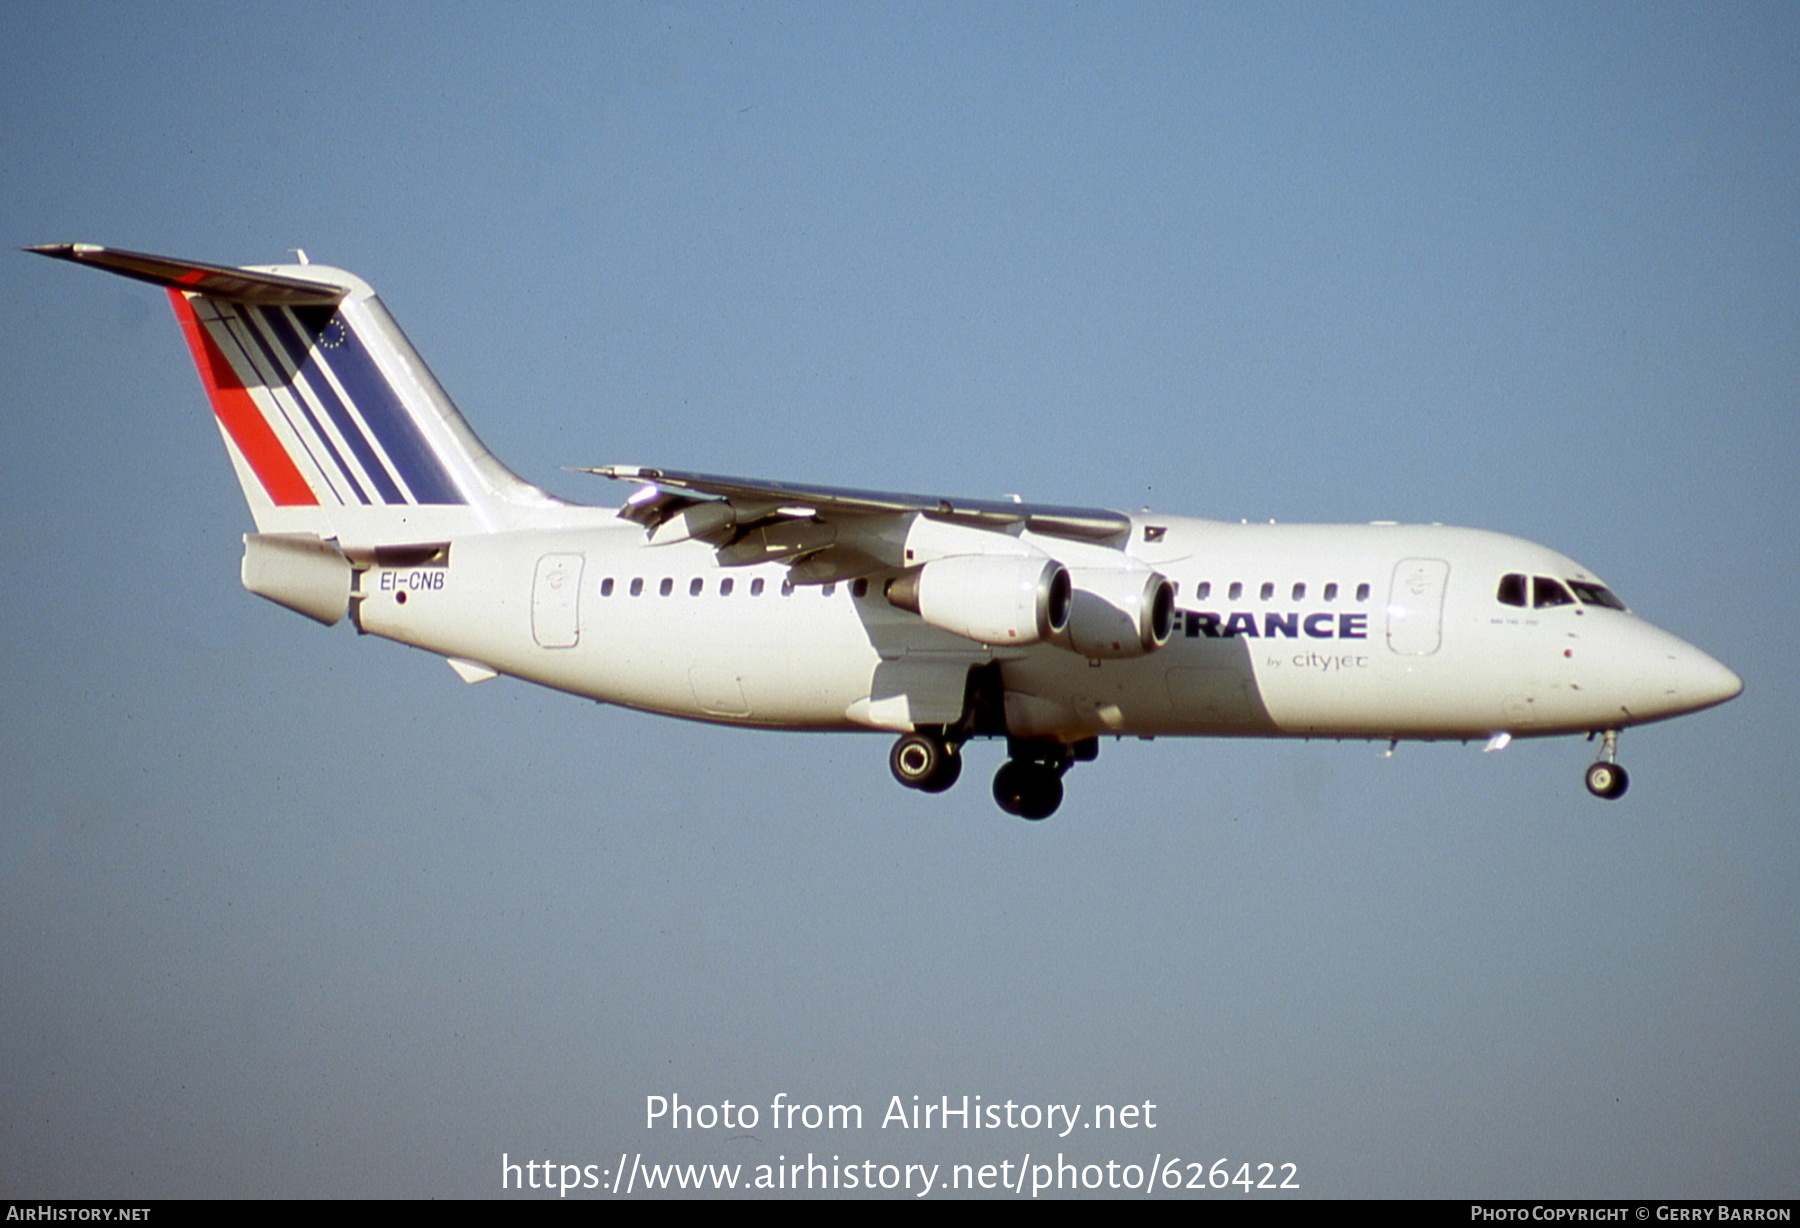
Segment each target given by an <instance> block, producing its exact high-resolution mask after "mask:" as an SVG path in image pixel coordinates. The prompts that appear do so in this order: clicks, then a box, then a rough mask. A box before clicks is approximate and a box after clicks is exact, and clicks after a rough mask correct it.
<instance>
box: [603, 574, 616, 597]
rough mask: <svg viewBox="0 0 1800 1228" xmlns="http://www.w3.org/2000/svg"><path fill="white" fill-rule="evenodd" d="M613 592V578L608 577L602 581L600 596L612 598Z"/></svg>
mask: <svg viewBox="0 0 1800 1228" xmlns="http://www.w3.org/2000/svg"><path fill="white" fill-rule="evenodd" d="M612 590H613V580H612V577H611V576H608V577H606V579H604V580H602V581H600V595H601V596H602V597H610V596H612Z"/></svg>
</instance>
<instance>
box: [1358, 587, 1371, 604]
mask: <svg viewBox="0 0 1800 1228" xmlns="http://www.w3.org/2000/svg"><path fill="white" fill-rule="evenodd" d="M1356 599H1357V600H1358V601H1367V600H1368V599H1369V586H1368V585H1367V584H1358V585H1357V586H1356Z"/></svg>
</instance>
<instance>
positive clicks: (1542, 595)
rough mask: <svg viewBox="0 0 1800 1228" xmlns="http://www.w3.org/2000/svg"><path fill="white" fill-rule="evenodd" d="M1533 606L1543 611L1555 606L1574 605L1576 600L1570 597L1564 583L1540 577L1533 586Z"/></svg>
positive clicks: (1534, 581)
mask: <svg viewBox="0 0 1800 1228" xmlns="http://www.w3.org/2000/svg"><path fill="white" fill-rule="evenodd" d="M1531 604H1532V605H1534V606H1536V607H1537V608H1538V609H1540V610H1543V609H1547V608H1549V607H1550V606H1553V605H1574V604H1575V598H1573V597H1571V596H1569V590H1568V589H1566V588H1564V587H1563V586H1562V581H1560V580H1552V579H1551V578H1550V577H1549V576H1538V577H1537V578H1536V579H1535V580H1533V581H1532V584H1531Z"/></svg>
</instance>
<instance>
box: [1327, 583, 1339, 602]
mask: <svg viewBox="0 0 1800 1228" xmlns="http://www.w3.org/2000/svg"><path fill="white" fill-rule="evenodd" d="M1325 600H1327V601H1336V600H1337V585H1335V584H1327V585H1326V586H1325Z"/></svg>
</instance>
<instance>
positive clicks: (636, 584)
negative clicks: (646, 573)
mask: <svg viewBox="0 0 1800 1228" xmlns="http://www.w3.org/2000/svg"><path fill="white" fill-rule="evenodd" d="M631 595H632V596H633V597H642V596H643V595H644V577H642V576H637V577H635V578H633V579H632V581H631Z"/></svg>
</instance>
